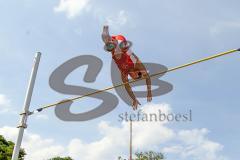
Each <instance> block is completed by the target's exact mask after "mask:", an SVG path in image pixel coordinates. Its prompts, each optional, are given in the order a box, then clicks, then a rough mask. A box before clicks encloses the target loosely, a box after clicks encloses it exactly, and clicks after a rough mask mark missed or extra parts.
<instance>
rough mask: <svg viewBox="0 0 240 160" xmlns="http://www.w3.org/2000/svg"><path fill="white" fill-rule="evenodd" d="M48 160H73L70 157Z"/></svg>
mask: <svg viewBox="0 0 240 160" xmlns="http://www.w3.org/2000/svg"><path fill="white" fill-rule="evenodd" d="M49 160H73V159H72V158H71V157H63V158H62V157H54V158H51V159H49Z"/></svg>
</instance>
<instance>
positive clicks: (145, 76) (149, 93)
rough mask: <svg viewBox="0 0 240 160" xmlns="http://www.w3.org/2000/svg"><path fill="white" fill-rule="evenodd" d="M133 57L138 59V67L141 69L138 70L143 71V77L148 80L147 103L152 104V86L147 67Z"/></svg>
mask: <svg viewBox="0 0 240 160" xmlns="http://www.w3.org/2000/svg"><path fill="white" fill-rule="evenodd" d="M132 54H133V56H134V57H135V58H136V59H137V63H138V64H137V67H139V68H138V69H139V70H141V71H142V76H143V77H144V78H146V85H147V92H148V93H147V101H148V102H151V101H152V89H151V87H152V84H151V78H150V76H149V74H148V72H147V70H146V68H145V66H144V65H143V63H142V62H141V61H140V60H139V58H138V57H137V56H136V55H135V54H134V53H132Z"/></svg>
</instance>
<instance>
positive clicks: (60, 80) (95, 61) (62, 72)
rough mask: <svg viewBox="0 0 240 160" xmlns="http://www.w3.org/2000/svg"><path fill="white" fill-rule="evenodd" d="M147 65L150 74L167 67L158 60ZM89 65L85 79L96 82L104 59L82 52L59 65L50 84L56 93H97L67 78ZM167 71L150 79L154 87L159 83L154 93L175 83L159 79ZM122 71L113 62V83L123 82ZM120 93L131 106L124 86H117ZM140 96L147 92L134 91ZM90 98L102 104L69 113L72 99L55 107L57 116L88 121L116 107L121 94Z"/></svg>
mask: <svg viewBox="0 0 240 160" xmlns="http://www.w3.org/2000/svg"><path fill="white" fill-rule="evenodd" d="M144 65H145V67H146V68H147V70H148V71H149V74H153V73H157V72H161V73H163V72H164V71H167V67H165V66H163V65H161V64H157V63H144ZM82 66H87V70H86V73H85V75H84V76H83V81H84V82H86V83H94V82H95V81H96V80H97V76H98V74H99V73H100V71H101V69H102V67H103V62H102V60H101V59H99V58H98V57H96V56H92V55H81V56H77V57H74V58H72V59H70V60H68V61H66V62H65V63H63V64H62V65H60V66H59V67H57V68H56V69H55V70H54V71H53V73H52V74H51V76H50V78H49V85H50V87H51V88H52V89H53V90H55V91H56V92H59V93H62V94H67V95H85V94H86V93H91V92H96V91H98V90H97V89H94V88H88V87H84V86H79V85H73V84H67V83H65V79H66V78H67V77H68V76H69V75H70V74H71V73H72V72H73V71H74V70H76V69H77V68H79V67H82ZM163 75H164V74H161V75H158V76H155V77H154V78H152V79H151V81H152V86H157V88H156V89H153V90H152V96H153V97H157V96H161V95H164V94H166V93H169V92H170V91H171V90H172V88H173V86H172V85H171V84H170V83H168V82H165V81H162V80H160V79H159V78H160V77H161V76H163ZM120 76H121V73H120V72H119V70H118V68H117V66H116V64H115V62H114V61H112V63H111V79H112V84H113V85H118V84H121V83H122V81H121V77H120ZM145 85H146V84H145V81H144V80H141V81H138V82H136V83H133V84H131V86H132V87H133V88H134V87H136V86H145ZM115 91H116V92H117V94H118V96H119V97H120V98H121V99H122V100H123V101H124V102H125V103H126V104H128V105H131V99H130V97H129V96H128V94H127V92H126V90H125V88H124V87H119V88H115ZM134 94H135V95H136V97H137V98H143V97H146V95H147V92H146V91H134ZM89 97H92V98H96V99H99V100H101V101H102V103H101V104H100V105H99V106H97V107H95V108H94V109H92V110H90V111H87V112H83V113H72V112H70V108H71V105H72V104H73V101H68V102H66V103H64V104H59V105H57V106H56V107H55V114H56V116H57V117H58V118H59V119H61V120H63V121H87V120H92V119H95V118H98V117H100V116H103V115H105V114H107V113H109V112H111V111H112V110H114V109H115V108H116V107H117V105H118V103H119V100H118V97H117V96H116V95H114V94H112V93H110V92H107V91H105V92H102V93H99V94H94V95H91V96H89Z"/></svg>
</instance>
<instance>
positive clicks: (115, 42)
mask: <svg viewBox="0 0 240 160" xmlns="http://www.w3.org/2000/svg"><path fill="white" fill-rule="evenodd" d="M131 45H132V43H131V42H130V41H127V40H126V38H125V37H124V36H123V35H117V36H112V37H111V39H109V40H108V42H107V43H105V47H104V48H105V50H107V51H109V52H112V51H115V50H116V49H118V50H120V51H122V52H126V51H128V49H129V48H130V47H131Z"/></svg>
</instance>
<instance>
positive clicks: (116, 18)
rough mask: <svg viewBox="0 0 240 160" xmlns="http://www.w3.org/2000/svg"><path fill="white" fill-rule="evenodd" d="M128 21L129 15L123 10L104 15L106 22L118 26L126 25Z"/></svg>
mask: <svg viewBox="0 0 240 160" xmlns="http://www.w3.org/2000/svg"><path fill="white" fill-rule="evenodd" d="M128 22H129V16H128V15H127V12H126V11H125V10H121V11H119V12H118V13H117V15H112V16H108V17H106V24H107V25H109V26H111V27H114V28H118V27H121V26H124V25H126V24H127V23H128Z"/></svg>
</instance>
